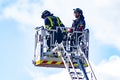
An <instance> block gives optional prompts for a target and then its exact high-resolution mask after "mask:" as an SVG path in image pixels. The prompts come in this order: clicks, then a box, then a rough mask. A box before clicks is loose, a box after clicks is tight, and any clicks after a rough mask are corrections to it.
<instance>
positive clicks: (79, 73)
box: [70, 72, 82, 75]
mask: <svg viewBox="0 0 120 80" xmlns="http://www.w3.org/2000/svg"><path fill="white" fill-rule="evenodd" d="M70 74H75V72H70ZM77 74H78V75H82V73H81V72H77Z"/></svg>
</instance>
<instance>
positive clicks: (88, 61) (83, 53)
mask: <svg viewBox="0 0 120 80" xmlns="http://www.w3.org/2000/svg"><path fill="white" fill-rule="evenodd" d="M78 50H79V51H78V53H79V54H82V55H83V57H84V58H85V61H86V62H87V64H88V66H89V67H90V69H91V72H92V74H93V76H94V78H95V80H97V77H96V76H95V73H94V71H93V69H92V66H91V64H90V62H89V60H88V59H87V58H86V56H85V54H84V53H83V51H82V50H81V48H80V46H78ZM80 52H81V53H80Z"/></svg>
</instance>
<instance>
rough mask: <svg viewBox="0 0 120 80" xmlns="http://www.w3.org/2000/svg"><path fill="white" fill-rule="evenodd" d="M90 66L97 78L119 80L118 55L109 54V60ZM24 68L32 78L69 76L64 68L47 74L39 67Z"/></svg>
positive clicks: (57, 79) (61, 77)
mask: <svg viewBox="0 0 120 80" xmlns="http://www.w3.org/2000/svg"><path fill="white" fill-rule="evenodd" d="M92 66H93V70H94V71H95V75H96V77H97V79H98V80H120V69H119V68H120V57H119V56H111V57H110V58H109V60H103V61H102V62H101V63H99V64H98V65H95V64H93V65H92ZM47 69H49V68H47ZM26 70H27V72H28V73H29V74H30V76H31V77H32V78H33V80H48V79H49V80H63V79H65V80H70V77H69V75H68V73H67V72H66V70H62V71H61V72H59V73H56V74H49V75H46V74H45V73H44V72H40V71H39V70H40V69H39V70H38V71H36V70H31V69H29V68H26ZM46 76H47V77H46Z"/></svg>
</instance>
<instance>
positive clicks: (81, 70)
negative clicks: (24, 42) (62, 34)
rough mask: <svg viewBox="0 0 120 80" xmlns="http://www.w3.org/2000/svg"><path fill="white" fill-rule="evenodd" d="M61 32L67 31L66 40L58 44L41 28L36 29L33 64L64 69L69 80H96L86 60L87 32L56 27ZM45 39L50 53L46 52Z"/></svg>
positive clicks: (87, 51)
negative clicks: (48, 44)
mask: <svg viewBox="0 0 120 80" xmlns="http://www.w3.org/2000/svg"><path fill="white" fill-rule="evenodd" d="M57 28H59V29H60V30H61V31H62V30H63V29H65V30H67V35H66V40H65V41H61V43H58V42H57V40H56V41H54V34H57V30H58V29H56V30H50V31H52V33H53V34H52V35H51V34H49V32H48V30H47V29H45V28H44V27H43V26H41V27H36V34H35V50H34V51H35V52H34V59H33V64H34V65H35V66H38V67H53V68H66V70H67V71H68V74H69V75H70V78H71V80H97V78H96V76H95V73H94V71H93V69H92V66H91V65H90V62H89V59H88V53H89V30H88V29H85V30H84V31H74V29H73V32H72V33H71V32H69V28H63V27H57ZM47 37H49V38H50V40H51V41H50V45H51V48H50V52H47V48H48V47H47Z"/></svg>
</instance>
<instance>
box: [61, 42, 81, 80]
mask: <svg viewBox="0 0 120 80" xmlns="http://www.w3.org/2000/svg"><path fill="white" fill-rule="evenodd" d="M61 47H62V48H63V51H64V54H65V53H66V56H67V57H68V60H69V62H70V64H71V66H72V68H73V70H74V72H75V75H76V76H77V79H78V80H79V77H78V74H77V72H76V70H75V67H74V65H73V62H72V61H71V59H70V56H69V53H68V52H67V51H66V50H65V49H64V46H63V44H61ZM65 64H66V63H65ZM69 66H70V65H69Z"/></svg>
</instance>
